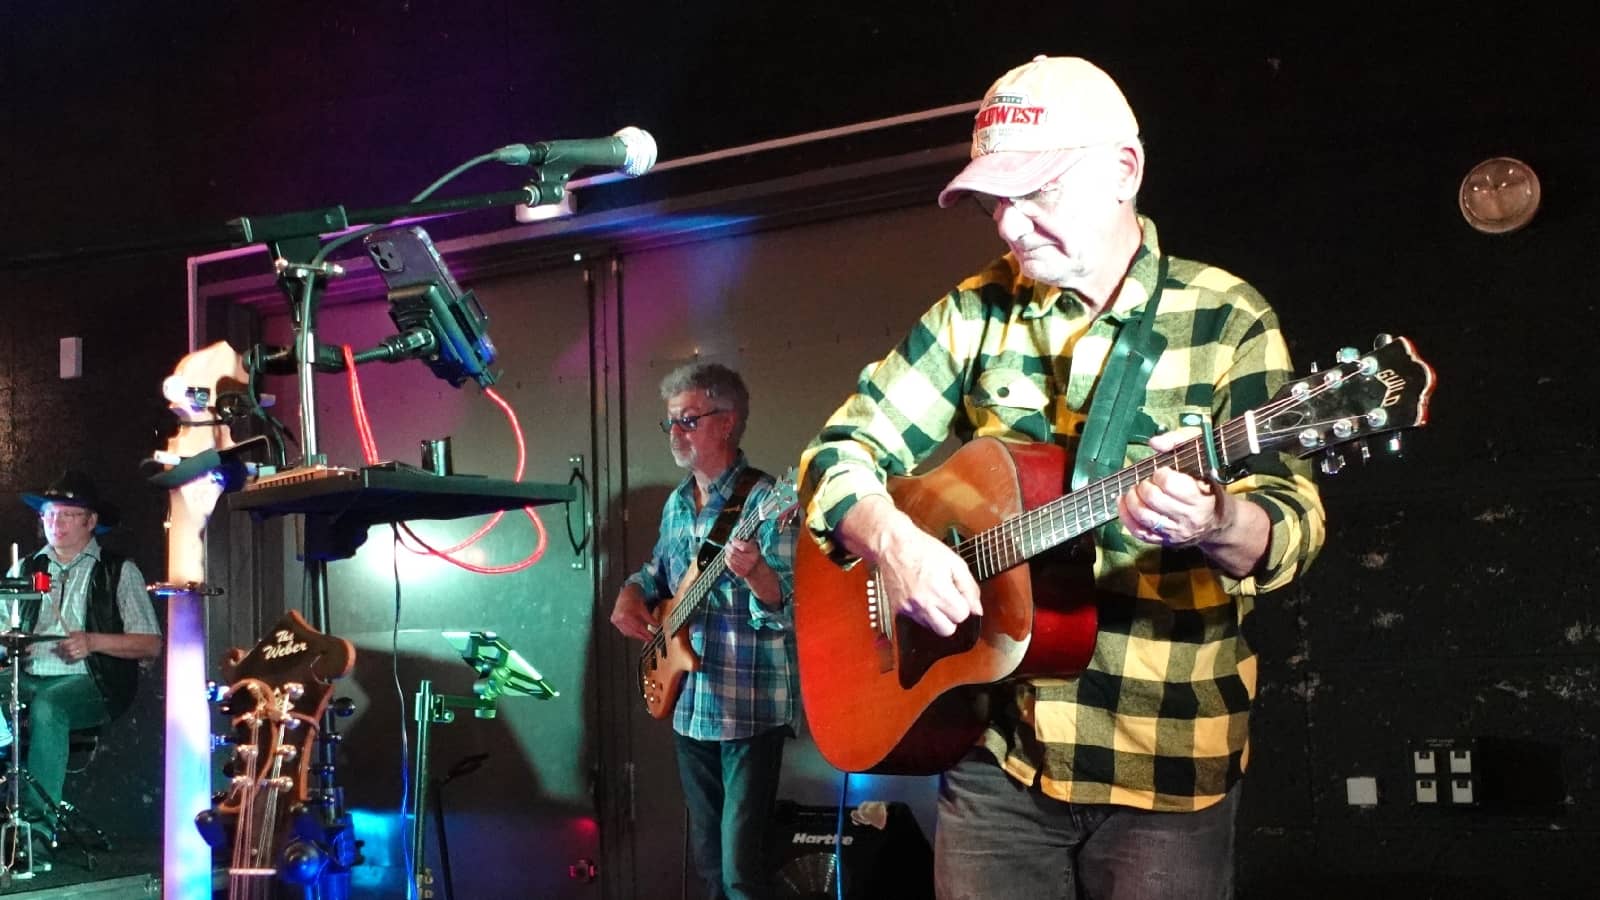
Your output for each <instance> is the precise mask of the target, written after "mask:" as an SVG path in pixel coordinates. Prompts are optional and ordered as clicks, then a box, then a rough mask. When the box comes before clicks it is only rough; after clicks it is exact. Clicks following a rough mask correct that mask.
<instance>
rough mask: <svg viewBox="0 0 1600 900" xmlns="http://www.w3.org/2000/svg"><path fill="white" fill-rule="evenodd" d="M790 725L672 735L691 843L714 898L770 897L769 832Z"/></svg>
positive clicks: (757, 899) (762, 899)
mask: <svg viewBox="0 0 1600 900" xmlns="http://www.w3.org/2000/svg"><path fill="white" fill-rule="evenodd" d="M788 734H789V729H788V728H787V727H781V728H774V729H773V730H771V731H767V732H764V733H762V734H758V735H756V736H755V737H749V738H741V739H738V740H731V741H697V740H694V739H693V738H686V737H684V736H683V735H681V734H678V735H674V738H675V740H676V744H677V748H678V778H679V780H681V781H682V782H683V799H684V803H685V804H687V805H688V807H689V847H690V849H691V851H692V852H693V854H694V867H695V871H697V872H699V873H700V878H701V880H702V881H704V882H705V883H706V887H707V891H708V894H707V896H709V897H711V898H712V900H765V898H767V897H770V896H771V895H772V878H771V873H770V871H769V865H768V862H769V860H768V859H767V854H766V835H767V829H768V827H769V826H770V825H771V823H772V808H773V806H774V805H775V804H776V802H777V798H778V771H779V769H781V768H782V767H783V742H784V739H785V738H786V737H788Z"/></svg>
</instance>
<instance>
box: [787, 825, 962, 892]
mask: <svg viewBox="0 0 1600 900" xmlns="http://www.w3.org/2000/svg"><path fill="white" fill-rule="evenodd" d="M878 823H881V826H880V825H879V824H878ZM837 825H838V808H837V807H833V806H802V805H800V804H798V803H794V802H792V801H788V800H780V801H778V805H777V808H776V810H775V811H774V814H773V826H772V831H771V832H770V835H769V838H770V841H769V844H768V846H769V847H770V848H771V850H772V856H773V860H772V866H773V870H772V871H773V887H774V896H776V897H780V898H783V900H837V898H838V897H839V893H838V891H839V888H840V886H841V885H840V882H841V881H842V882H843V884H842V887H843V889H844V890H843V896H844V897H845V900H933V848H932V847H931V846H929V844H928V839H927V838H926V837H924V836H923V834H922V829H921V828H920V827H918V825H917V820H916V817H915V816H913V815H912V813H911V808H910V807H909V806H907V805H906V804H904V803H889V804H881V803H880V804H862V805H860V806H850V807H845V811H844V829H843V832H842V835H843V837H842V840H841V839H840V838H839V833H838V832H837V831H836V829H837ZM836 850H837V853H836V852H835V851H836Z"/></svg>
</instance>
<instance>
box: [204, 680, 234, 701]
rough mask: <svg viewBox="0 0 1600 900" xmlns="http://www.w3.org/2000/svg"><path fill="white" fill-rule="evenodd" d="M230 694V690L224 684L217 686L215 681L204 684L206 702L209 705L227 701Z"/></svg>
mask: <svg viewBox="0 0 1600 900" xmlns="http://www.w3.org/2000/svg"><path fill="white" fill-rule="evenodd" d="M230 693H232V690H231V689H230V688H229V687H228V686H227V685H225V684H218V683H216V682H215V681H208V682H206V700H207V701H208V702H210V703H221V702H222V701H224V700H226V699H228V695H229V694H230Z"/></svg>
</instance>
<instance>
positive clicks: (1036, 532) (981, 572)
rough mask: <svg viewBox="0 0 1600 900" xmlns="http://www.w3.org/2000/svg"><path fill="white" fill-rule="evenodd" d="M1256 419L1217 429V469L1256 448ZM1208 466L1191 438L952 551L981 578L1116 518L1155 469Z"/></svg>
mask: <svg viewBox="0 0 1600 900" xmlns="http://www.w3.org/2000/svg"><path fill="white" fill-rule="evenodd" d="M1255 421H1256V418H1255V414H1254V413H1246V414H1245V415H1242V416H1239V417H1238V418H1236V419H1232V420H1230V421H1228V422H1227V423H1225V424H1223V425H1222V426H1221V427H1219V428H1217V429H1216V433H1215V438H1216V443H1217V465H1218V466H1219V467H1220V468H1223V469H1226V468H1228V467H1229V466H1231V465H1232V462H1233V461H1234V460H1239V459H1243V458H1245V457H1247V456H1250V455H1252V454H1254V453H1256V452H1259V439H1258V436H1257V435H1256V433H1255ZM1210 464H1211V461H1210V459H1209V456H1208V454H1207V453H1206V449H1205V442H1204V441H1203V440H1201V439H1200V438H1195V439H1194V440H1191V441H1187V442H1185V443H1183V444H1179V445H1178V446H1177V447H1174V448H1173V449H1171V450H1168V451H1166V452H1165V453H1158V454H1156V455H1155V456H1152V457H1150V458H1148V459H1144V460H1141V461H1139V462H1137V463H1134V464H1133V465H1131V466H1128V467H1127V468H1125V469H1122V470H1121V471H1118V472H1113V473H1112V474H1110V475H1107V476H1106V477H1104V478H1101V479H1099V480H1098V481H1092V482H1090V483H1089V484H1086V485H1084V486H1083V487H1082V488H1080V489H1078V490H1076V491H1073V492H1072V493H1070V494H1065V495H1063V496H1061V497H1057V498H1056V499H1055V500H1052V501H1050V502H1049V503H1046V504H1043V505H1042V506H1038V507H1036V508H1034V509H1031V510H1028V511H1027V512H1025V513H1023V514H1022V515H1019V516H1016V517H1014V518H1011V519H1008V520H1006V521H1005V522H1002V523H1000V524H999V525H996V526H994V527H993V528H989V529H986V530H984V531H982V532H979V533H978V534H976V535H973V536H972V537H971V538H968V539H967V540H964V541H962V542H961V543H959V544H957V545H956V546H955V548H954V549H955V551H956V553H957V554H959V555H960V556H961V558H962V559H963V560H965V561H966V563H967V566H968V567H969V568H970V569H971V570H972V573H973V576H974V577H976V578H977V579H978V580H980V581H981V580H983V579H985V578H990V577H992V576H994V575H998V574H1000V573H1001V572H1004V571H1006V570H1007V569H1010V568H1012V567H1014V566H1017V565H1020V564H1022V563H1024V562H1027V561H1028V560H1029V559H1030V558H1032V557H1034V556H1037V555H1038V554H1040V553H1043V552H1045V551H1046V550H1049V549H1051V548H1054V547H1058V546H1060V545H1061V544H1064V543H1066V542H1067V541H1070V540H1072V539H1073V538H1075V537H1078V536H1079V535H1081V534H1085V533H1087V532H1089V531H1091V530H1093V529H1095V528H1098V527H1099V526H1101V525H1103V524H1105V523H1106V522H1109V521H1111V520H1112V519H1115V518H1116V517H1117V500H1118V499H1119V498H1121V497H1122V495H1123V494H1126V493H1127V492H1128V491H1130V490H1132V489H1133V486H1134V485H1136V484H1138V483H1139V482H1141V481H1144V480H1145V479H1147V478H1149V477H1150V476H1152V475H1154V474H1155V473H1156V472H1157V471H1159V470H1161V469H1173V470H1176V471H1179V472H1182V473H1184V474H1185V475H1188V476H1190V477H1192V478H1198V479H1205V478H1207V477H1209V476H1210V474H1211V473H1210V472H1209V471H1208V470H1209V469H1210Z"/></svg>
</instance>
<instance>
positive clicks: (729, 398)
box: [661, 362, 750, 446]
mask: <svg viewBox="0 0 1600 900" xmlns="http://www.w3.org/2000/svg"><path fill="white" fill-rule="evenodd" d="M684 391H705V392H706V396H707V397H710V398H711V399H712V400H715V401H717V402H718V403H726V404H727V405H728V408H729V409H732V410H733V412H734V417H735V419H736V421H735V422H734V424H733V443H734V446H738V444H739V440H740V439H741V438H743V437H744V426H745V423H746V422H748V421H750V391H749V390H748V389H746V388H745V386H744V379H743V378H740V377H739V373H738V372H735V371H734V370H732V369H730V368H728V367H727V366H724V365H722V364H721V363H708V362H693V363H686V364H684V365H681V366H679V367H678V368H676V369H673V370H672V371H671V372H668V373H667V377H665V378H663V379H661V399H663V400H670V399H672V398H673V397H674V396H676V395H678V394H681V393H683V392H684Z"/></svg>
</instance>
